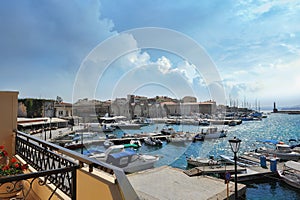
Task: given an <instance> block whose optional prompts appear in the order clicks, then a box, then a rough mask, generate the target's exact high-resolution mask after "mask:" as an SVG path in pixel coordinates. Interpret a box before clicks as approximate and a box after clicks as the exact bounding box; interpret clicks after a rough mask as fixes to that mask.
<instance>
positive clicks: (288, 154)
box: [255, 143, 300, 161]
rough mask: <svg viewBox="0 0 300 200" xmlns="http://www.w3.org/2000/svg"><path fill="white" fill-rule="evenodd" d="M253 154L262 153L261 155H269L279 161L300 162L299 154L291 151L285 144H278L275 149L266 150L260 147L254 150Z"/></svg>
mask: <svg viewBox="0 0 300 200" xmlns="http://www.w3.org/2000/svg"><path fill="white" fill-rule="evenodd" d="M255 152H257V153H263V154H267V155H269V154H271V155H273V156H274V157H277V158H279V159H280V160H281V161H288V160H294V161H298V160H300V153H298V152H295V151H292V149H291V147H290V146H289V145H287V144H282V143H278V144H276V146H275V149H271V148H266V147H260V148H257V149H255Z"/></svg>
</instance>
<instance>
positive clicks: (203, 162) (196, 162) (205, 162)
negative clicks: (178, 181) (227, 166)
mask: <svg viewBox="0 0 300 200" xmlns="http://www.w3.org/2000/svg"><path fill="white" fill-rule="evenodd" d="M186 162H187V164H188V165H189V166H191V167H202V166H215V165H220V164H221V162H220V161H219V160H215V159H214V157H210V158H201V157H196V158H194V157H190V158H187V159H186Z"/></svg>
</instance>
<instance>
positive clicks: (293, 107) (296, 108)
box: [280, 105, 300, 110]
mask: <svg viewBox="0 0 300 200" xmlns="http://www.w3.org/2000/svg"><path fill="white" fill-rule="evenodd" d="M280 110H300V105H297V106H290V107H283V108H281V109H280Z"/></svg>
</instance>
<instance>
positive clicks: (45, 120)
mask: <svg viewBox="0 0 300 200" xmlns="http://www.w3.org/2000/svg"><path fill="white" fill-rule="evenodd" d="M46 122H47V119H44V124H43V131H44V133H45V141H46V140H47V132H46V129H45V123H46Z"/></svg>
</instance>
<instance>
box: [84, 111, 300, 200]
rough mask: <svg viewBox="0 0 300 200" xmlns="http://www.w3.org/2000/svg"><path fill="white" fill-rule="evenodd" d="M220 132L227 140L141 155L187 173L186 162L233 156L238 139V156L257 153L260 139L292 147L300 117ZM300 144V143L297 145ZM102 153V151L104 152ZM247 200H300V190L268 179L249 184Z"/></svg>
mask: <svg viewBox="0 0 300 200" xmlns="http://www.w3.org/2000/svg"><path fill="white" fill-rule="evenodd" d="M164 126H166V125H165V124H152V125H148V126H144V127H142V128H141V129H139V130H116V131H115V132H114V134H116V135H117V136H118V137H121V136H122V135H123V134H124V133H128V134H136V133H141V132H144V133H146V132H159V131H160V130H161V129H162V128H163V127H164ZM172 127H173V128H174V129H175V130H177V131H185V132H197V131H201V128H202V127H201V126H194V125H172ZM217 127H218V128H219V129H226V130H228V134H227V137H224V138H219V139H213V140H205V141H198V142H185V143H179V144H176V143H168V144H167V143H166V142H164V144H163V146H162V147H152V146H146V145H143V146H142V147H141V148H140V149H139V150H138V152H140V153H147V154H151V155H159V156H160V160H159V162H158V163H157V164H156V167H159V166H163V165H169V166H172V167H176V168H180V169H186V167H187V163H186V158H187V157H190V156H194V157H198V156H199V157H209V156H214V157H215V158H216V159H217V158H218V156H219V155H228V156H233V153H232V151H231V149H230V145H229V142H228V140H229V139H231V138H233V137H238V138H239V139H241V140H242V142H241V146H240V151H239V154H242V153H243V152H247V151H251V150H254V149H255V148H257V147H259V146H260V145H262V144H261V143H260V142H257V141H258V140H261V139H272V140H279V141H282V142H285V143H287V144H289V140H290V139H295V140H298V139H300V115H288V114H277V113H276V114H273V113H272V114H270V115H268V117H267V118H263V119H262V120H261V121H243V123H242V124H241V125H237V126H221V125H219V126H217ZM298 142H299V143H300V141H298ZM94 148H96V149H97V150H101V148H102V147H96V146H90V147H88V149H87V150H91V149H94ZM99 148H100V149H99ZM102 150H103V149H102ZM246 185H247V192H246V199H249V200H250V199H264V200H265V199H300V191H299V189H298V190H297V189H294V188H292V187H290V186H288V185H286V184H285V183H284V182H282V181H280V180H278V179H276V178H270V177H266V179H265V180H263V181H259V182H257V181H256V182H254V183H253V182H251V183H246Z"/></svg>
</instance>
